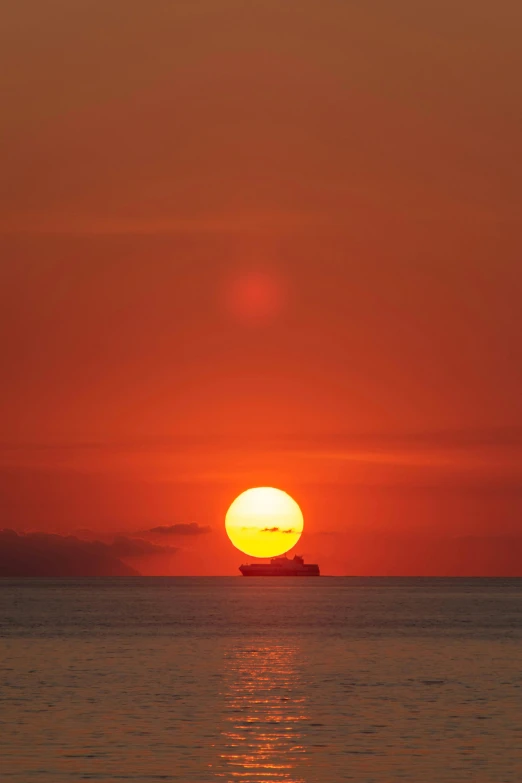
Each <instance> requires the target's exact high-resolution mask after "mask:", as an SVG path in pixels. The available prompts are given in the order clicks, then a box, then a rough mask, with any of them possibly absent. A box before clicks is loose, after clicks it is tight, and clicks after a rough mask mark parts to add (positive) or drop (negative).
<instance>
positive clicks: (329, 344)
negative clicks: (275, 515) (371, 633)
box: [0, 0, 522, 575]
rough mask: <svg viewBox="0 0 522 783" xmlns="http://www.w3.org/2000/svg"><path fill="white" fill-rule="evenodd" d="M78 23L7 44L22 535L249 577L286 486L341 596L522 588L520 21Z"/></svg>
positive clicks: (1, 261)
mask: <svg viewBox="0 0 522 783" xmlns="http://www.w3.org/2000/svg"><path fill="white" fill-rule="evenodd" d="M73 5H74V7H72V5H71V4H70V3H66V2H64V1H63V0H51V1H50V2H47V3H45V4H42V3H40V2H37V1H36V0H17V2H16V3H15V2H9V3H8V4H7V8H6V11H5V12H4V23H3V25H2V30H1V32H0V86H1V88H2V95H3V96H4V98H3V111H2V117H1V120H0V122H1V124H2V131H1V134H2V139H3V142H2V148H1V150H2V151H1V153H0V154H1V155H2V178H1V180H0V284H1V287H0V340H1V345H0V351H1V353H0V355H1V363H2V378H3V382H2V385H1V388H0V410H1V413H0V415H1V433H0V440H1V449H0V471H1V472H0V502H1V507H2V520H1V524H0V527H6V528H13V529H15V530H17V531H46V532H55V533H59V534H60V535H63V534H66V533H72V534H75V535H76V534H77V535H79V536H80V537H91V538H93V539H96V540H102V541H108V540H112V539H110V537H111V536H113V535H115V534H118V535H121V536H127V537H130V538H137V539H139V540H140V541H141V540H145V541H149V542H152V543H156V544H157V545H158V547H159V548H161V547H164V546H165V547H167V549H166V550H165V551H155V552H152V551H151V552H149V553H148V554H147V556H146V557H138V556H135V557H132V558H131V559H130V560H128V562H130V563H132V565H133V566H134V567H136V568H138V569H139V570H141V571H143V572H144V573H176V574H177V573H205V574H208V573H234V572H236V571H237V566H238V565H239V563H240V562H241V560H242V555H241V554H240V553H238V552H237V551H236V550H234V549H233V548H232V547H231V546H230V544H229V542H228V539H227V538H226V535H225V532H224V521H223V520H224V514H225V512H226V509H227V508H228V505H229V504H230V502H231V501H232V500H233V498H234V497H235V495H236V494H238V493H239V492H241V491H242V490H244V489H246V488H247V487H249V486H255V485H259V484H262V485H265V484H268V485H274V486H280V487H281V488H283V489H285V490H286V491H288V492H290V493H292V494H293V495H294V496H295V497H296V499H297V500H298V502H299V503H300V505H301V506H302V508H303V511H304V514H305V533H304V535H303V538H302V541H301V544H300V545H299V548H300V550H301V551H303V552H304V553H305V554H306V556H307V559H313V560H319V562H320V563H321V566H322V569H323V571H324V572H325V573H358V574H359V573H493V572H494V573H514V572H517V573H520V574H521V575H522V565H520V564H521V563H522V522H521V520H522V513H521V512H522V481H521V479H522V405H521V400H522V361H521V360H522V356H521V342H522V341H521V334H522V328H521V327H522V323H521V321H522V317H521V309H520V302H521V296H522V271H521V264H520V257H521V249H522V239H521V234H520V213H521V204H520V181H521V176H522V156H521V154H520V127H521V126H522V100H521V98H522V95H521V92H522V90H521V86H520V73H521V72H522V50H521V49H520V45H519V44H520V41H519V37H520V36H519V30H520V22H521V21H522V19H521V12H520V6H519V3H518V2H514V0H509V1H508V0H501V2H500V3H497V4H495V5H491V4H489V3H488V4H486V3H482V2H481V3H475V4H471V3H470V2H462V1H460V2H459V0H457V2H451V3H449V2H440V0H437V2H435V0H433V1H431V0H430V2H428V3H423V4H421V6H419V4H418V3H414V2H413V1H412V2H404V3H400V4H399V5H397V4H394V5H393V6H392V5H391V4H390V3H384V2H382V3H380V2H379V3H377V5H376V4H375V3H374V4H372V5H371V6H369V5H368V6H364V5H361V4H358V5H357V6H356V5H354V4H350V3H339V2H333V0H326V1H325V2H321V3H318V2H309V1H306V0H304V1H302V2H299V3H292V2H287V3H281V2H280V0H278V1H277V2H275V1H274V2H272V1H271V0H266V2H263V3H245V2H239V1H238V0H235V1H233V0H221V1H220V2H215V0H212V2H211V1H210V0H204V1H202V2H199V0H192V1H191V2H184V1H180V2H177V3H171V2H162V1H159V2H156V3H154V4H152V7H151V6H150V4H143V3H141V2H134V1H132V0H126V2H125V3H124V2H123V0H115V1H114V2H106V1H105V0H104V2H101V0H97V1H96V2H92V1H91V2H87V1H86V0H79V1H78V2H75V3H74V4H73ZM190 522H195V523H196V524H197V525H198V526H201V528H202V529H204V530H202V531H200V530H199V528H198V532H197V533H194V532H188V533H187V532H186V528H179V527H178V528H175V529H174V532H172V534H169V535H167V534H165V533H156V534H153V533H150V530H151V529H152V528H154V527H157V526H171V525H185V524H187V523H190ZM208 526H210V527H211V532H208V530H206V528H207V527H208ZM192 530H194V529H192ZM78 531H80V532H78ZM183 531H185V532H183ZM166 539H167V540H166ZM158 542H159V543H158ZM145 549H146V545H144V550H145Z"/></svg>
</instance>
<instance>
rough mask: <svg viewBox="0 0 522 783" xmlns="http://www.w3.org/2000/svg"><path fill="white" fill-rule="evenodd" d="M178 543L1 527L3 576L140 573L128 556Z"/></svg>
mask: <svg viewBox="0 0 522 783" xmlns="http://www.w3.org/2000/svg"><path fill="white" fill-rule="evenodd" d="M175 552H177V549H176V548H175V547H170V546H160V545H158V544H153V543H151V542H150V541H145V540H144V539H141V538H130V537H128V536H117V537H116V538H115V539H114V541H112V542H111V543H105V542H103V541H98V540H95V541H85V540H82V539H80V538H77V537H76V536H60V535H56V534H51V533H39V532H35V533H17V532H15V531H14V530H9V529H6V530H0V576H10V577H22V576H34V577H37V576H41V577H43V576H50V577H62V576H73V577H77V576H137V575H138V574H139V572H138V571H137V570H136V569H135V568H134V567H133V566H131V565H129V564H128V563H126V562H124V560H126V559H130V560H134V559H138V558H142V557H150V556H155V555H166V554H174V553H175Z"/></svg>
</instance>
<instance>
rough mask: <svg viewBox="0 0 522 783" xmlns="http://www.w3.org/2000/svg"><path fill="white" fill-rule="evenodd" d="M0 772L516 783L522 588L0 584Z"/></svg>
mask: <svg viewBox="0 0 522 783" xmlns="http://www.w3.org/2000/svg"><path fill="white" fill-rule="evenodd" d="M0 722H1V731H0V777H1V780H2V781H5V782H6V783H32V782H33V781H38V783H60V781H64V782H67V783H69V782H71V783H72V782H73V781H80V780H82V781H83V780H92V781H102V782H103V783H113V782H114V783H116V781H134V783H152V782H153V781H176V783H178V782H179V783H191V782H192V781H193V782H194V783H210V782H211V781H212V782H214V783H216V782H217V781H230V783H232V781H234V782H237V783H336V782H337V781H357V783H395V782H396V781H397V783H398V782H399V781H401V782H402V783H404V782H406V781H408V782H410V781H411V783H443V782H446V781H447V782H448V783H459V782H460V781H474V783H520V781H522V580H516V579H511V580H510V579H377V578H375V579H363V578H360V579H359V578H327V577H321V578H320V579H309V580H308V579H303V580H292V579H286V580H285V579H284V578H275V579H256V578H254V579H243V578H241V577H237V578H158V579H152V578H149V579H147V578H143V579H142V578H129V579H126V578H119V579H83V580H82V579H77V580H65V579H64V580H58V579H55V580H52V579H34V580H32V579H24V580H12V579H3V580H0Z"/></svg>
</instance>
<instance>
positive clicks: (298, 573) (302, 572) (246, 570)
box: [239, 566, 321, 577]
mask: <svg viewBox="0 0 522 783" xmlns="http://www.w3.org/2000/svg"><path fill="white" fill-rule="evenodd" d="M239 570H240V571H241V573H242V574H243V576H293V577H303V576H320V575H321V574H320V571H319V567H318V566H315V567H314V566H309V567H305V568H303V569H297V568H271V567H270V566H267V567H266V568H263V567H260V566H257V567H256V566H254V567H252V566H250V567H249V566H241V568H240V569H239Z"/></svg>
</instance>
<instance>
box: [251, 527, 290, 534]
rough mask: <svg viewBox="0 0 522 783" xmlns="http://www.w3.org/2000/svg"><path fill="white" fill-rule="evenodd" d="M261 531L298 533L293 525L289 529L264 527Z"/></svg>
mask: <svg viewBox="0 0 522 783" xmlns="http://www.w3.org/2000/svg"><path fill="white" fill-rule="evenodd" d="M260 532H261V533H296V532H297V531H296V530H294V528H293V527H289V528H288V529H287V530H281V528H279V527H264V528H263V529H262V530H261V531H260Z"/></svg>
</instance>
